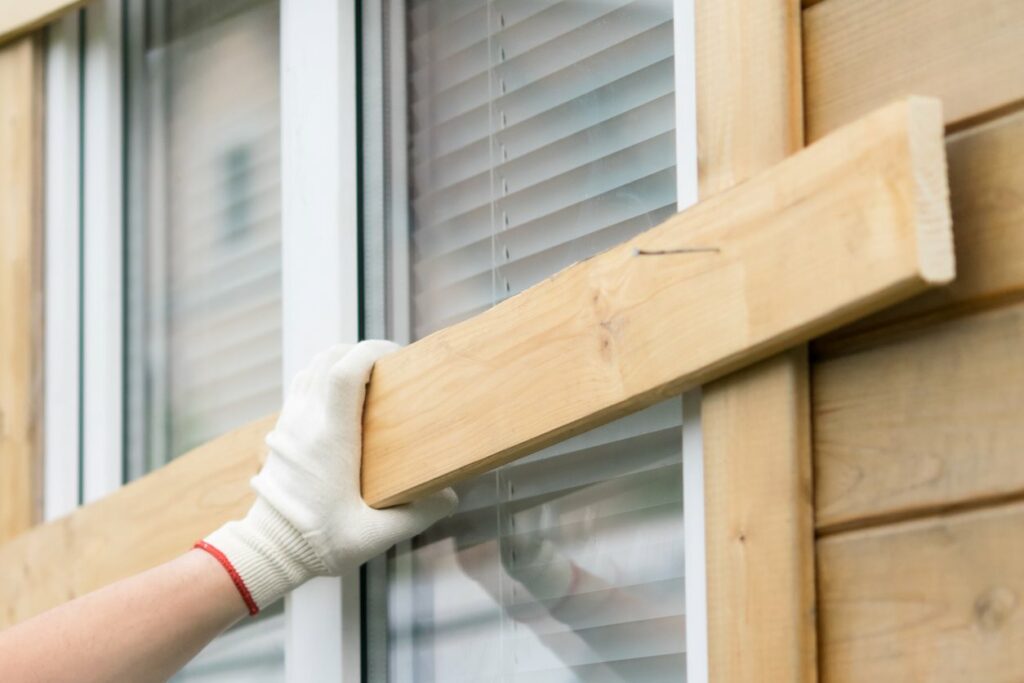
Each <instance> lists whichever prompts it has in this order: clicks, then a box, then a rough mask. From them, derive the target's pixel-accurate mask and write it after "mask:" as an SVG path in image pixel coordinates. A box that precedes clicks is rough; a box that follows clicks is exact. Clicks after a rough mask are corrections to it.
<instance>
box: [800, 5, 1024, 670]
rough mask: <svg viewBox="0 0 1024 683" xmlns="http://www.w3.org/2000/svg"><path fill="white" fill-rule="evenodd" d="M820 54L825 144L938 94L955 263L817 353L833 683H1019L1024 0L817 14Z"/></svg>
mask: <svg viewBox="0 0 1024 683" xmlns="http://www.w3.org/2000/svg"><path fill="white" fill-rule="evenodd" d="M804 41H805V50H806V53H805V60H806V61H805V76H806V98H807V99H806V104H807V110H806V116H807V127H808V132H809V135H810V136H811V137H812V138H813V137H818V136H820V135H823V134H825V133H826V132H827V131H829V130H831V129H832V128H833V127H834V126H836V125H839V124H840V123H842V122H843V121H844V120H847V118H848V117H853V116H857V115H858V113H859V112H860V111H863V110H865V109H870V108H872V107H874V106H877V104H878V103H879V102H884V101H886V100H888V99H891V98H895V97H902V96H905V95H906V94H907V93H910V92H914V93H920V94H926V95H936V96H939V97H940V98H941V99H942V101H943V103H944V105H945V113H946V123H947V125H948V130H951V131H953V133H952V135H951V136H950V137H949V139H948V145H947V155H948V159H949V164H950V186H951V195H952V198H951V199H952V207H953V214H954V234H955V241H956V250H957V268H958V273H957V280H956V282H954V283H953V284H952V285H951V286H949V287H946V288H942V289H940V290H936V291H933V292H931V293H929V294H926V295H923V296H921V297H917V298H915V299H912V300H910V301H908V302H905V303H904V304H901V305H899V306H896V307H893V308H892V309H889V310H887V311H884V312H881V313H879V314H877V315H874V316H871V317H869V318H867V319H864V320H861V321H858V322H857V323H855V324H853V325H851V326H849V327H847V328H845V329H842V330H839V331H837V332H835V333H833V334H830V335H828V336H827V337H826V338H824V339H822V340H819V341H817V342H816V343H815V344H814V345H813V347H812V348H813V351H814V353H813V357H814V358H815V362H814V363H813V364H812V378H813V383H812V384H813V391H812V396H813V426H814V430H813V431H814V441H813V444H814V461H815V480H816V485H817V490H816V511H817V524H818V531H819V533H820V534H823V535H822V536H821V537H820V538H819V540H818V543H817V560H818V588H819V594H818V606H819V610H820V611H819V615H820V616H819V626H820V629H819V633H818V644H819V653H820V658H819V673H820V674H821V676H822V679H823V680H825V681H827V682H829V683H833V682H837V681H838V682H842V683H846V682H847V681H851V682H852V681H866V680H886V681H890V680H891V681H939V682H945V681H949V682H952V681H1011V680H1017V679H1019V677H1020V671H1021V670H1022V669H1024V654H1022V653H1024V650H1022V649H1021V647H1020V643H1021V642H1024V611H1022V609H1021V600H1022V595H1024V583H1022V579H1021V576H1024V544H1022V543H1021V539H1022V538H1024V503H1022V502H1020V501H1021V500H1022V499H1024V460H1022V457H1021V456H1022V454H1024V427H1022V425H1024V419H1022V416H1024V388H1022V387H1024V361H1022V354H1021V349H1022V348H1024V193H1022V192H1021V187H1024V161H1022V159H1024V112H1021V111H1020V109H1021V108H1022V104H1024V3H1021V2H1017V1H1016V0H978V1H976V2H958V1H956V0H821V1H820V2H815V3H811V4H808V9H806V10H805V12H804ZM900 519H903V520H906V521H896V520H900ZM858 527H860V528H858Z"/></svg>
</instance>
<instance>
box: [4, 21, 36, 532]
mask: <svg viewBox="0 0 1024 683" xmlns="http://www.w3.org/2000/svg"><path fill="white" fill-rule="evenodd" d="M41 91H42V51H41V49H40V45H39V42H38V40H37V39H36V38H35V37H31V36H30V37H26V38H22V39H21V40H18V41H17V42H14V43H10V44H8V45H5V46H2V47H0V542H3V541H5V540H7V539H9V538H12V537H14V536H15V535H17V534H19V533H21V532H22V531H24V530H26V529H28V528H29V527H31V526H32V525H33V524H35V523H36V522H37V521H38V520H39V518H40V516H41V511H42V460H41V458H42V449H41V443H40V441H41V438H42V428H41V424H40V412H41V406H42V395H41V389H42V152H43V148H42V100H41Z"/></svg>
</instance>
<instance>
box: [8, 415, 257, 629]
mask: <svg viewBox="0 0 1024 683" xmlns="http://www.w3.org/2000/svg"><path fill="white" fill-rule="evenodd" d="M275 419H276V418H275V417H274V416H271V417H267V418H263V419H261V420H257V421H254V422H252V423H250V424H248V425H246V426H245V427H243V428H241V429H238V430H236V431H234V432H231V433H229V434H226V435H225V436H222V437H220V438H218V439H215V440H213V441H211V442H209V443H207V444H205V445H203V446H200V447H199V448H197V449H195V450H193V451H190V452H189V453H188V454H186V455H183V456H181V457H180V458H177V459H175V460H173V461H172V462H171V463H170V464H168V465H166V466H164V467H162V468H161V469H159V470H157V471H155V472H153V473H152V474H149V475H147V476H145V477H143V478H141V479H138V480H136V481H134V482H132V483H131V484H128V485H127V486H125V487H123V488H121V489H119V490H118V491H116V492H115V493H113V494H111V495H110V496H108V497H106V498H104V499H102V500H100V501H97V502H95V503H92V504H90V505H86V506H84V507H82V508H80V509H79V510H78V511H76V512H74V513H72V514H71V515H68V516H67V517H62V518H61V519H58V520H55V521H53V522H50V523H47V524H44V525H42V526H39V527H36V528H35V529H33V530H32V531H30V532H28V533H25V534H22V535H21V536H19V537H17V538H16V539H14V540H13V541H10V542H8V543H6V544H4V545H2V546H0V628H2V627H3V626H8V625H10V624H13V623H16V622H18V621H21V620H22V619H26V618H28V617H30V616H32V615H34V614H38V613H39V612H42V611H44V610H46V609H49V608H50V607H54V606H56V605H59V604H60V603H62V602H64V601H66V600H70V599H72V598H75V597H77V596H79V595H84V594H85V593H88V592H89V591H92V590H95V589H97V588H101V587H103V586H105V585H107V584H109V583H112V582H114V581H116V580H118V579H121V578H124V577H127V576H131V575H132V574H135V573H138V572H140V571H143V570H146V569H149V568H150V567H155V566H156V565H158V564H160V563H162V562H166V561H167V560H170V559H172V558H174V557H176V556H178V555H180V554H181V553H183V552H185V551H186V550H188V549H189V548H190V547H191V546H192V544H193V543H195V541H197V540H199V539H200V538H202V537H203V536H205V535H206V534H208V533H209V532H211V531H213V530H214V529H216V528H217V527H219V526H220V525H221V524H223V523H224V522H226V521H228V520H231V519H237V518H238V517H241V516H242V515H244V514H245V512H246V510H248V509H249V506H250V505H251V504H252V500H253V494H252V492H251V491H250V489H249V479H250V478H251V477H252V476H253V475H254V474H255V473H256V472H257V471H258V470H259V468H260V464H261V462H262V455H263V453H264V446H263V439H264V437H265V436H266V434H267V432H268V431H269V430H270V429H271V427H272V426H273V424H274V420H275Z"/></svg>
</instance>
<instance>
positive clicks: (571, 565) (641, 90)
mask: <svg viewBox="0 0 1024 683" xmlns="http://www.w3.org/2000/svg"><path fill="white" fill-rule="evenodd" d="M382 4H383V8H382V10H381V12H380V14H379V15H372V14H371V13H370V12H365V13H364V21H369V22H380V25H381V35H382V36H385V38H384V39H383V40H382V41H381V42H380V44H379V45H378V44H368V45H366V46H364V69H368V70H369V71H368V72H364V81H363V82H364V83H375V82H380V81H381V80H383V81H384V84H385V85H384V87H383V89H382V91H381V92H380V93H379V94H378V99H377V100H376V101H375V100H374V96H373V94H368V93H366V92H365V89H366V88H365V87H364V96H363V101H364V116H363V120H364V132H365V136H366V137H365V140H364V164H365V166H364V178H365V179H366V181H367V182H366V183H365V186H366V192H367V193H368V194H367V197H366V201H365V202H364V206H365V211H366V213H365V214H364V231H365V232H364V244H365V245H366V247H365V250H364V253H365V254H366V259H367V260H366V265H365V268H364V272H365V276H366V285H365V291H366V292H367V296H368V297H370V299H368V302H367V306H366V312H367V327H368V332H369V333H370V334H385V333H392V334H394V333H396V332H399V331H401V330H402V329H411V333H410V336H411V337H412V338H417V337H420V336H423V335H426V334H429V333H430V332H432V331H434V330H437V329H440V328H442V327H445V326H447V325H450V324H452V323H455V322H458V321H459V320H462V319H465V318H467V317H470V316H472V315H474V314H475V313H478V312H479V311H481V310H484V309H486V308H488V307H490V306H492V305H494V304H496V303H498V302H500V301H502V300H504V299H505V298H507V297H509V296H513V295H515V294H517V293H518V292H521V291H523V290H524V289H526V288H527V287H529V286H531V285H532V284H535V283H536V282H538V281H540V280H542V279H543V278H545V277H547V276H549V275H551V274H552V273H554V272H555V271H557V270H559V269H560V268H562V267H564V266H567V265H569V264H570V263H572V262H574V261H578V260H580V259H583V258H586V257H588V256H590V255H592V254H594V253H596V252H598V251H601V250H603V249H605V248H608V247H610V246H612V245H614V244H617V243H619V242H621V241H622V240H624V239H627V238H628V237H630V236H632V235H634V234H636V233H638V232H641V231H643V230H645V229H647V228H649V227H652V226H654V225H656V224H658V223H660V222H661V221H662V220H664V219H665V218H666V217H667V216H669V215H670V214H671V213H673V212H674V211H675V209H676V198H677V196H676V177H675V173H676V167H675V163H676V159H675V149H676V145H675V139H674V135H675V133H674V129H675V121H676V117H675V107H674V97H675V93H674V89H675V88H674V84H675V79H674V75H673V62H674V40H673V22H672V18H673V6H672V2H670V1H665V0H642V1H639V2H595V1H592V0H591V1H587V0H578V1H577V0H565V1H563V2H559V3H551V2H511V1H509V2H503V1H501V0H497V1H494V0H492V1H484V0H476V1H473V0H468V1H467V0H462V1H459V0H418V1H413V2H408V3H406V5H405V6H404V7H402V6H401V5H400V4H399V3H382ZM367 15H369V16H367ZM403 33H404V37H401V36H402V34H403ZM366 35H367V31H366V27H365V26H364V39H365V40H367V41H369V40H370V39H369V38H366ZM396 37H401V38H400V40H396ZM377 56H379V60H378V59H377V58H376V57H377ZM385 76H389V77H390V79H388V78H385ZM396 112H400V113H401V114H402V115H400V116H397V117H396V116H395V113H396ZM384 113H387V115H384ZM378 150H379V151H380V152H381V157H382V158H383V162H379V161H378V155H377V151H378ZM379 226H383V230H382V229H380V227H379ZM406 263H408V265H407V266H404V264H406ZM403 268H404V270H405V271H406V272H404V273H403V272H402V270H403ZM406 283H408V285H406ZM406 287H407V291H408V294H407V295H406V294H405V292H406ZM378 290H381V291H384V292H385V294H383V295H381V294H378V293H376V292H377V291H378ZM403 299H405V300H406V301H405V302H404V304H403ZM389 306H390V310H391V313H390V314H388V312H387V310H386V309H387V308H388V307H389ZM403 318H404V319H403ZM681 445H682V435H681V410H680V401H679V400H673V401H668V402H666V403H664V404H661V405H658V406H655V407H653V408H651V409H648V410H646V411H643V412H641V413H638V414H636V415H633V416H630V417H628V418H626V419H623V420H620V421H618V422H616V423H613V424H610V425H607V426H605V427H603V428H601V429H598V430H594V431H593V432H590V433H587V434H583V435H581V436H578V437H576V438H573V439H570V440H568V441H566V442H564V443H561V444H559V445H557V446H555V447H552V448H549V449H546V450H545V451H543V452H540V453H537V454H535V455H533V456H531V457H529V458H526V459H524V460H521V461H518V462H516V463H513V464H511V465H509V466H506V467H504V468H501V469H499V470H498V471H496V472H494V473H491V474H488V475H486V476H484V477H481V478H479V479H477V480H475V481H473V482H471V483H470V484H468V485H465V486H462V487H461V489H460V491H459V493H460V498H461V502H460V507H459V510H458V512H457V513H456V514H455V515H454V516H453V517H452V518H450V519H448V520H445V521H443V522H442V523H440V524H438V525H436V526H435V527H434V528H432V529H431V530H429V531H428V532H427V533H425V534H424V535H422V536H420V537H418V538H416V539H414V540H413V541H412V542H410V543H407V544H403V546H400V547H399V548H398V549H397V550H396V551H393V552H392V553H390V554H389V555H388V557H387V558H386V559H385V560H380V561H377V562H375V563H374V566H371V568H370V570H369V571H368V574H367V579H368V581H367V597H368V600H369V601H370V603H369V606H368V608H367V624H366V638H367V643H368V658H367V663H368V671H367V672H366V675H367V676H368V679H369V680H392V681H400V682H403V683H404V682H407V681H445V682H447V681H492V680H493V681H498V680H501V681H507V680H516V681H520V680H522V681H634V680H643V681H662V680H665V681H668V680H679V679H680V678H681V677H683V676H684V672H685V670H686V661H685V643H686V635H685V634H686V626H685V616H684V615H685V604H684V602H685V598H684V595H685V591H684V580H683V574H684V560H683V507H682V458H681Z"/></svg>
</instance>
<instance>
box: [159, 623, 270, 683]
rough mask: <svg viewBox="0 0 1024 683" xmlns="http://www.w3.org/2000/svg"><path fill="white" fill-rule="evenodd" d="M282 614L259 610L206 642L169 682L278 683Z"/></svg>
mask: <svg viewBox="0 0 1024 683" xmlns="http://www.w3.org/2000/svg"><path fill="white" fill-rule="evenodd" d="M284 629H285V625H284V615H283V614H281V610H280V608H275V609H274V610H273V613H272V614H270V613H264V612H261V613H260V616H259V617H257V621H248V620H247V621H245V622H243V625H241V626H236V627H235V628H233V629H231V630H230V631H228V632H227V633H225V634H224V635H222V636H220V637H219V638H217V639H216V640H215V641H213V642H212V643H210V644H209V645H207V646H206V647H205V648H204V649H203V651H202V652H200V653H199V654H198V655H197V656H196V658H195V659H193V660H192V661H191V662H189V664H188V666H186V667H185V668H184V669H182V670H181V671H179V672H178V673H177V674H176V675H175V676H174V677H173V678H171V681H174V682H175V683H280V682H281V681H283V680H284Z"/></svg>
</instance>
